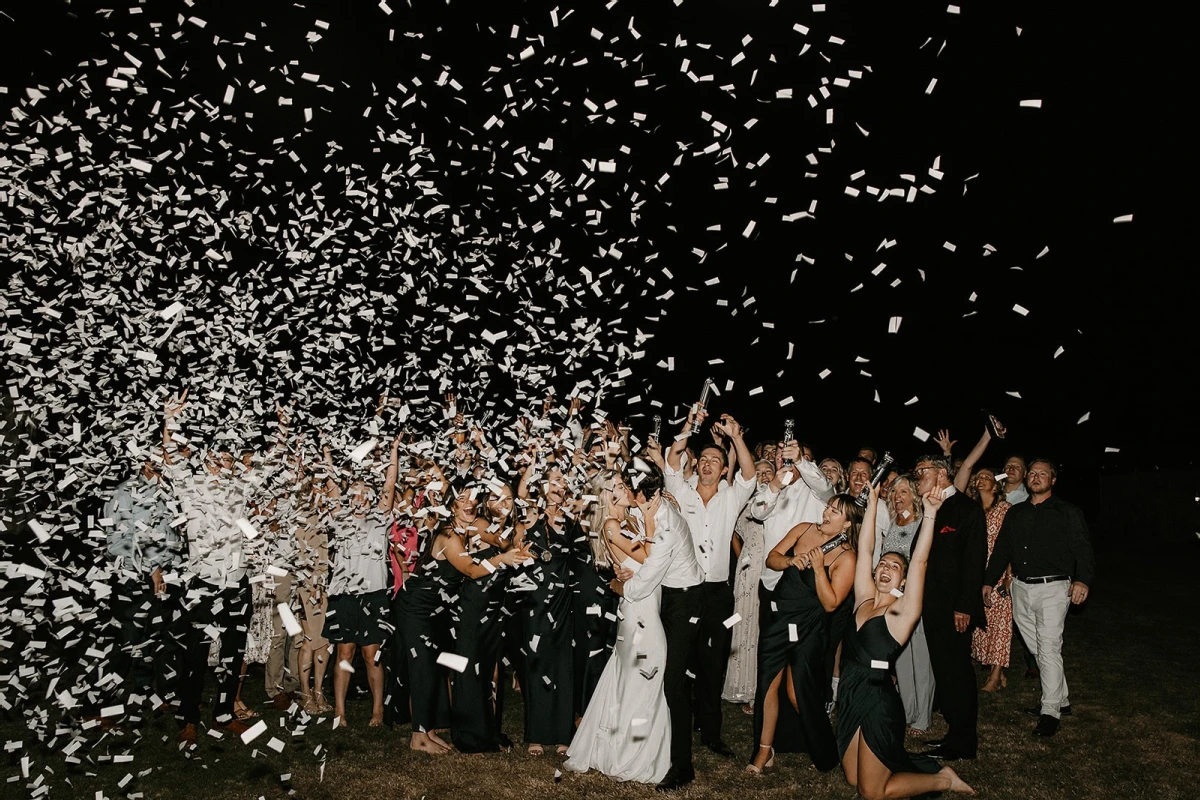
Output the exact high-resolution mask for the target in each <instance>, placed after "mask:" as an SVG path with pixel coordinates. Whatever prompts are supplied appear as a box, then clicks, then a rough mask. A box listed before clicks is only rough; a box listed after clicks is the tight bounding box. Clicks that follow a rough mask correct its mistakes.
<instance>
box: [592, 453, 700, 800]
mask: <svg viewBox="0 0 1200 800" xmlns="http://www.w3.org/2000/svg"><path fill="white" fill-rule="evenodd" d="M635 463H636V464H637V467H638V469H630V470H629V471H628V472H627V473H626V475H625V480H626V483H627V484H628V485H629V489H630V491H631V492H632V493H633V499H634V501H635V502H636V503H637V504H638V506H639V507H640V508H642V509H645V508H646V507H647V505H648V504H649V503H650V502H651V501H653V500H654V498H655V497H656V496H658V495H659V494H660V493H661V492H662V489H663V473H662V470H660V469H659V468H658V467H657V466H655V465H653V464H646V463H644V462H642V461H641V459H637V460H636V462H635ZM615 569H616V573H617V578H616V580H614V581H612V583H611V584H610V586H611V588H612V590H613V591H614V592H616V593H617V594H619V595H621V596H622V597H627V598H629V599H630V600H641V599H642V598H644V597H649V596H650V595H651V594H653V593H654V589H655V588H656V587H657V586H659V585H660V584H661V585H662V611H661V616H662V624H663V631H664V632H665V633H666V636H667V665H666V669H665V670H664V673H663V694H664V695H665V696H666V700H667V708H668V709H669V710H670V712H671V769H670V770H668V771H667V775H666V777H665V778H663V780H662V783H660V784H658V786H656V787H654V788H655V789H656V790H657V791H660V792H668V791H671V790H672V789H678V788H680V787H681V786H686V785H687V784H689V783H691V782H692V781H693V780H694V779H695V777H696V770H695V769H694V768H693V767H692V697H691V686H690V683H689V681H688V680H687V675H686V672H687V666H688V658H689V656H690V654H691V652H692V648H693V646H694V644H695V642H696V638H697V636H698V635H699V632H700V625H699V624H698V623H699V622H700V617H701V616H702V615H703V608H704V605H703V604H704V600H703V598H702V596H701V592H700V591H699V590H700V588H701V587H702V586H703V584H704V571H703V570H701V569H700V564H699V563H698V562H697V561H696V551H695V549H694V548H693V546H692V534H691V531H690V530H688V525H687V522H686V521H685V520H684V519H683V516H682V515H681V514H680V513H679V511H678V510H677V509H676V508H675V506H674V504H673V503H672V502H671V501H670V500H665V499H664V500H663V501H662V502H661V503H660V504H659V508H658V511H657V512H656V513H655V515H654V546H653V547H651V548H650V555H649V556H647V557H646V563H644V564H642V567H641V569H639V570H638V571H637V573H636V574H635V573H634V572H633V571H632V570H628V569H625V568H624V567H621V566H617V567H616V568H615Z"/></svg>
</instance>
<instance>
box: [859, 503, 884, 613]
mask: <svg viewBox="0 0 1200 800" xmlns="http://www.w3.org/2000/svg"><path fill="white" fill-rule="evenodd" d="M878 508H879V487H877V486H871V492H870V494H869V495H868V497H867V510H866V512H865V513H864V514H863V521H862V525H860V526H859V528H858V561H857V562H856V563H855V565H854V607H855V608H858V607H859V606H860V605H862V604H863V603H864V602H866V600H867V599H868V598H870V597H872V596H873V595H874V594H875V578H874V577H873V575H872V573H873V572H874V569H875V565H874V564H872V563H871V554H872V553H874V552H875V517H876V515H877V514H878V511H877V509H878Z"/></svg>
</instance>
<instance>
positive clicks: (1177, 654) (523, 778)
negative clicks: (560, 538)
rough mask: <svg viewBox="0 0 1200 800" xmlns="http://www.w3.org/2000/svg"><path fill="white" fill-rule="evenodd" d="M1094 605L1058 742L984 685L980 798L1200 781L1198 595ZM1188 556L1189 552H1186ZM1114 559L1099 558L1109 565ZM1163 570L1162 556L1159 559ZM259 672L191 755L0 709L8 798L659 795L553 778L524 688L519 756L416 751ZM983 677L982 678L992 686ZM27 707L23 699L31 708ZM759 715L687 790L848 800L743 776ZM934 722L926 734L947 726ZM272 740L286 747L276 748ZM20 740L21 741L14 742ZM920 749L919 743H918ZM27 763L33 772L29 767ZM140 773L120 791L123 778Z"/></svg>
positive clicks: (1078, 624)
mask: <svg viewBox="0 0 1200 800" xmlns="http://www.w3.org/2000/svg"><path fill="white" fill-rule="evenodd" d="M1106 561H1108V563H1110V564H1111V565H1112V566H1111V567H1110V569H1109V570H1105V571H1104V572H1102V575H1104V576H1106V579H1105V581H1104V583H1102V584H1101V585H1100V586H1099V587H1097V589H1096V591H1095V592H1094V593H1093V597H1092V599H1091V600H1090V601H1089V607H1088V608H1087V609H1086V611H1085V612H1084V613H1080V614H1072V615H1071V617H1070V618H1069V620H1068V622H1067V632H1066V645H1065V658H1066V663H1067V677H1068V680H1069V681H1070V684H1071V701H1072V705H1073V707H1074V709H1075V713H1074V715H1073V716H1071V717H1068V718H1065V719H1064V720H1063V725H1062V729H1061V731H1060V732H1059V734H1058V736H1056V737H1055V738H1053V739H1050V740H1041V739H1037V738H1035V737H1033V736H1031V735H1030V730H1031V728H1032V725H1033V719H1032V718H1031V717H1028V716H1025V715H1024V714H1023V713H1021V709H1022V708H1024V707H1026V706H1029V705H1032V704H1033V702H1034V701H1035V699H1036V696H1037V687H1036V686H1035V683H1036V682H1035V681H1033V680H1027V679H1025V678H1023V677H1022V673H1023V672H1024V670H1023V669H1019V668H1016V667H1014V668H1013V669H1010V670H1009V685H1008V689H1006V690H1004V691H1001V692H999V693H996V694H994V695H989V694H981V695H980V711H979V733H980V754H979V758H978V759H977V760H975V761H972V762H960V764H961V766H959V767H958V769H959V772H960V774H961V775H962V776H963V778H964V779H965V780H966V781H967V782H968V783H970V784H972V785H973V786H974V787H975V788H976V789H977V790H978V791H979V794H980V796H982V797H995V798H1001V797H1002V798H1030V800H1059V798H1155V799H1161V800H1172V799H1173V798H1180V799H1181V800H1182V798H1188V800H1191V798H1194V797H1196V796H1197V794H1198V792H1197V790H1196V788H1195V787H1194V785H1193V784H1194V782H1195V779H1196V778H1197V777H1198V776H1200V722H1198V720H1200V717H1198V715H1197V712H1198V711H1200V709H1198V708H1197V706H1198V703H1197V696H1198V692H1197V689H1196V682H1195V680H1194V676H1193V673H1192V667H1193V663H1192V662H1193V661H1194V659H1195V657H1196V652H1197V651H1196V647H1195V643H1194V639H1193V638H1192V637H1189V636H1186V635H1185V633H1186V632H1187V631H1192V630H1195V622H1194V617H1193V616H1192V612H1191V606H1192V604H1191V603H1188V602H1187V601H1186V600H1187V598H1186V597H1185V591H1186V587H1187V586H1188V584H1187V583H1185V582H1184V581H1183V580H1182V569H1181V568H1180V569H1178V570H1177V568H1171V569H1172V571H1176V570H1177V571H1179V572H1180V575H1181V579H1180V580H1178V581H1173V582H1172V581H1163V580H1162V579H1161V578H1157V577H1154V573H1153V572H1152V570H1151V565H1149V564H1147V565H1145V566H1136V565H1135V566H1131V565H1129V564H1127V563H1121V564H1120V566H1118V563H1117V561H1116V559H1106ZM1176 563H1177V564H1182V563H1184V559H1182V558H1181V559H1178V560H1177V561H1176ZM1103 565H1104V561H1102V566H1103ZM1155 568H1158V569H1160V568H1161V567H1155ZM256 676H258V677H261V673H255V672H251V678H250V681H249V682H248V683H247V688H246V693H247V695H248V697H247V698H246V699H247V700H248V701H249V702H252V703H254V704H256V707H257V708H259V709H260V710H261V712H262V714H263V718H264V719H266V720H267V722H268V731H267V732H266V733H264V734H263V735H262V736H260V737H259V738H258V739H257V740H256V741H254V742H253V743H252V744H250V745H243V744H242V742H241V741H240V740H239V739H237V738H235V737H230V736H228V735H226V736H224V737H222V738H220V739H215V738H211V737H209V736H207V735H203V734H202V735H201V739H200V745H199V748H198V749H197V750H196V751H195V753H194V754H193V755H191V756H185V755H183V754H181V753H180V752H179V751H178V750H177V748H176V745H175V734H176V731H177V726H176V723H175V721H174V720H173V719H171V718H169V717H163V716H158V717H153V716H152V717H150V718H148V719H145V720H144V721H141V722H133V721H130V722H127V723H125V724H123V725H122V726H121V727H120V732H116V731H109V732H107V733H101V732H99V731H97V730H92V731H89V732H85V733H83V734H82V740H83V744H82V746H80V747H79V748H78V749H77V750H76V751H75V753H74V757H75V758H76V759H78V763H68V762H67V760H66V758H65V756H64V754H63V752H62V751H63V748H65V747H67V745H68V744H69V743H70V742H71V740H72V738H73V737H74V736H75V734H76V732H75V731H71V730H70V729H68V728H67V726H65V725H64V726H60V732H59V733H58V735H56V736H54V737H52V738H51V739H50V740H49V741H47V742H39V741H37V738H36V736H35V734H34V733H33V732H32V731H31V730H29V729H27V728H25V726H24V725H23V723H22V719H23V716H22V711H21V709H14V710H12V711H9V712H7V714H6V715H5V717H3V718H0V737H3V739H4V741H5V742H6V743H8V745H7V747H6V753H5V756H4V761H3V762H2V763H3V764H4V770H5V775H4V776H3V777H5V778H6V779H7V783H6V784H4V790H3V791H4V796H5V797H17V796H22V795H25V796H30V795H32V796H49V797H106V798H120V797H133V798H137V797H142V798H176V797H188V798H197V799H198V798H256V797H266V798H276V797H287V796H289V794H290V795H292V796H295V797H300V798H313V799H314V800H322V799H323V798H330V800H332V798H355V800H369V799H370V798H388V800H395V798H414V799H415V798H454V799H455V800H459V799H460V798H470V797H487V798H490V799H491V800H532V798H579V797H596V798H612V799H613V800H615V799H616V798H635V797H636V798H648V797H652V796H655V795H654V793H653V791H652V790H651V788H650V787H648V786H644V785H640V784H638V785H625V784H620V783H617V782H615V781H612V780H610V779H608V778H605V777H604V776H601V775H596V774H588V775H583V776H580V775H574V774H564V775H562V776H561V777H560V778H557V779H556V777H555V772H556V769H558V768H559V767H560V766H561V763H562V761H563V757H561V756H556V755H554V754H553V753H552V752H549V753H547V754H546V755H544V756H541V757H531V756H528V755H526V754H525V753H524V749H523V748H520V742H519V739H520V732H521V706H520V701H519V699H518V698H519V696H518V697H515V698H513V700H511V701H510V702H509V703H508V704H507V705H508V709H507V719H506V723H507V724H506V730H507V731H508V733H509V734H510V735H511V736H512V737H513V738H514V740H517V741H518V747H519V749H518V750H517V751H516V752H514V753H513V754H489V755H458V754H454V755H449V756H443V757H433V756H427V755H424V754H419V753H412V752H410V751H409V749H408V730H407V728H400V729H397V730H395V731H391V730H388V729H386V728H383V729H379V728H375V729H369V728H367V727H366V721H367V718H368V717H369V705H368V703H367V702H366V700H365V699H364V698H361V697H360V698H358V699H357V700H355V701H353V702H352V704H351V708H350V722H351V725H352V726H353V727H351V728H350V729H348V730H339V731H334V730H332V718H331V717H324V718H317V719H307V720H306V719H304V718H303V717H302V716H301V715H299V714H294V715H292V716H289V715H288V714H286V713H281V712H278V711H274V710H273V709H270V707H268V706H266V705H265V701H266V697H265V694H264V693H263V692H262V689H261V680H257V681H256V680H255V677H256ZM983 678H984V675H983V674H982V673H980V676H979V680H980V683H981V684H982V681H983ZM26 711H28V709H27V710H26ZM750 726H751V721H750V718H749V717H747V716H746V715H744V714H742V713H741V711H740V710H739V709H738V707H736V706H733V705H727V706H726V715H725V739H726V740H727V741H728V742H729V743H730V744H731V745H732V746H733V747H734V748H735V750H737V751H738V753H739V758H738V760H737V761H736V762H734V761H727V760H724V759H720V758H718V757H716V756H714V755H712V754H711V753H709V752H708V751H707V750H706V749H703V748H702V747H701V746H699V743H698V742H697V749H696V771H697V779H696V782H695V783H694V784H693V785H692V786H691V787H690V788H689V789H688V790H686V791H685V792H684V793H683V794H684V795H685V796H689V797H721V796H738V797H747V798H748V797H753V798H764V799H765V798H794V797H796V796H798V795H799V796H803V797H813V798H850V797H853V796H854V792H853V790H851V789H850V788H849V787H848V786H847V785H846V783H845V781H844V779H843V777H842V775H841V772H840V770H835V771H834V772H832V773H829V774H825V775H822V774H819V773H817V772H815V771H813V770H812V769H811V768H810V765H809V762H808V759H807V757H806V756H804V755H791V754H781V755H780V756H779V757H778V758H777V759H776V767H775V768H774V769H773V770H769V771H768V772H767V774H766V775H765V776H763V777H762V778H755V777H753V776H750V775H746V774H745V773H744V772H743V771H742V764H743V763H744V758H743V756H744V755H748V754H749V751H750V744H751V741H750V737H751V731H750ZM941 726H942V723H941V721H940V719H939V720H937V721H936V722H935V725H934V728H933V730H932V731H930V732H929V734H928V738H933V737H936V736H938V735H940V734H941V733H942V732H943V731H944V728H943V727H941ZM272 738H276V739H277V740H278V741H279V742H280V743H282V745H283V750H282V752H276V751H275V750H273V749H270V748H269V747H268V741H269V740H271V739H272ZM14 743H20V744H19V745H17V744H14ZM909 747H910V749H920V747H919V740H910V743H909ZM22 758H28V777H24V776H23V773H22ZM127 775H131V776H132V778H130V779H129V780H128V782H127V783H126V784H125V786H124V787H122V786H120V785H119V783H120V782H121V781H122V780H123V779H124V778H125V776H127Z"/></svg>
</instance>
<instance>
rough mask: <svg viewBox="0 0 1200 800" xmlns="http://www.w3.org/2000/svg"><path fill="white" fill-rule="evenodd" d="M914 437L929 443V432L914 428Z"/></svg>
mask: <svg viewBox="0 0 1200 800" xmlns="http://www.w3.org/2000/svg"><path fill="white" fill-rule="evenodd" d="M913 436H915V437H917V438H918V439H920V440H921V441H922V442H928V441H929V432H928V431H924V430H921V429H920V428H913Z"/></svg>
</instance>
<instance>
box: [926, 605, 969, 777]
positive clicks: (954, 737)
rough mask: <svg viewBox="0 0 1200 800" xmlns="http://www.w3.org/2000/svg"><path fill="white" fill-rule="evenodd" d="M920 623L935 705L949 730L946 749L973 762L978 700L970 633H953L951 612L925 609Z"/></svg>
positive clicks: (952, 614)
mask: <svg viewBox="0 0 1200 800" xmlns="http://www.w3.org/2000/svg"><path fill="white" fill-rule="evenodd" d="M923 619H924V621H925V639H926V641H927V642H928V644H929V661H930V665H931V666H932V667H933V679H934V681H935V682H936V683H937V690H936V700H935V702H936V703H937V705H938V707H939V708H940V709H941V712H942V716H943V717H944V718H945V719H946V724H947V725H949V726H950V730H949V731H948V732H947V733H946V739H945V743H946V747H948V748H951V749H953V750H954V751H955V752H957V753H958V754H960V755H963V756H966V757H969V758H974V756H975V753H976V750H977V749H978V748H979V732H978V721H979V696H978V694H977V693H976V688H975V671H974V670H973V669H972V668H971V629H970V628H967V630H966V632H965V633H959V632H958V631H956V630H955V629H954V612H953V611H952V610H943V609H937V610H934V609H926V613H925V615H924V617H923Z"/></svg>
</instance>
